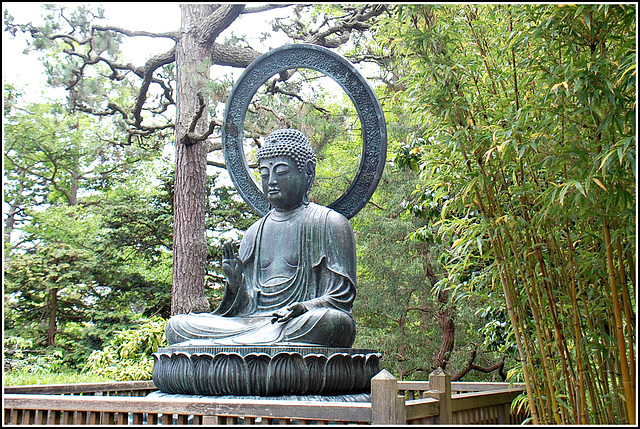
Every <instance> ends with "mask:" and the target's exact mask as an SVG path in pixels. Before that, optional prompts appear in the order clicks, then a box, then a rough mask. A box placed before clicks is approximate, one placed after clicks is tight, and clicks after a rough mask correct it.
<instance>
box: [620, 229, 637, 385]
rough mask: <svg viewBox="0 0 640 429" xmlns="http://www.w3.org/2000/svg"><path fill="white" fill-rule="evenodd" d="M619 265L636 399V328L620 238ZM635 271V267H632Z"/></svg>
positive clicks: (631, 374)
mask: <svg viewBox="0 0 640 429" xmlns="http://www.w3.org/2000/svg"><path fill="white" fill-rule="evenodd" d="M616 245H617V252H618V261H619V262H618V263H619V264H620V270H619V271H620V284H621V285H622V303H623V308H624V317H625V319H626V321H627V342H628V347H629V362H630V365H629V367H630V370H631V373H630V378H631V393H632V395H633V397H634V398H635V397H636V357H635V351H634V344H633V343H634V340H635V335H634V334H635V333H634V326H633V319H632V317H631V313H632V310H631V298H630V297H629V289H628V287H627V270H626V269H625V264H624V252H623V251H622V240H621V238H620V236H618V239H617V240H616ZM630 268H631V269H632V270H633V267H630Z"/></svg>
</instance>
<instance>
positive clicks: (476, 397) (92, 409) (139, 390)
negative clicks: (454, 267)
mask: <svg viewBox="0 0 640 429" xmlns="http://www.w3.org/2000/svg"><path fill="white" fill-rule="evenodd" d="M450 378H451V376H450V375H448V374H445V373H444V371H442V370H436V371H435V372H434V373H432V374H431V375H430V376H429V381H398V380H397V379H395V377H393V376H392V375H391V374H390V373H388V372H387V371H385V370H383V371H381V372H380V373H379V374H378V375H376V376H375V377H374V378H373V379H372V380H371V402H366V403H354V402H316V401H288V400H275V399H226V398H224V399H223V398H217V397H202V398H146V397H145V396H146V395H147V394H148V393H150V392H152V391H156V390H157V389H156V388H155V386H154V384H153V382H152V381H133V382H107V383H77V384H59V385H42V386H38V385H32V386H10V387H5V388H4V397H3V400H4V424H5V425H78V424H79V425H158V424H164V425H166V424H178V425H214V424H215V425H224V424H231V425H238V424H249V425H265V424H266V425H282V424H284V425H290V424H365V425H370V424H374V425H387V424H418V425H425V424H466V425H473V424H521V423H522V422H523V421H524V420H525V419H526V418H527V417H528V415H527V414H526V413H524V412H519V413H514V412H512V410H511V403H512V401H513V399H515V398H516V397H517V396H518V395H520V394H521V393H522V392H523V390H524V387H523V386H522V385H510V384H509V383H465V382H451V381H450Z"/></svg>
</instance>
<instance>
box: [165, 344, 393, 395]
mask: <svg viewBox="0 0 640 429" xmlns="http://www.w3.org/2000/svg"><path fill="white" fill-rule="evenodd" d="M381 356H382V355H381V354H380V353H378V352H376V351H375V350H366V349H365V350H363V349H350V348H328V347H312V346H308V347H307V346H291V347H289V346H278V347H264V346H255V347H254V346H170V347H162V348H160V349H159V350H158V352H157V353H154V354H153V357H154V367H153V381H154V383H155V385H156V387H157V388H158V389H160V390H161V391H163V392H166V393H174V394H188V395H205V396H224V395H233V396H258V397H264V396H279V395H306V396H308V395H323V396H327V395H344V394H355V393H367V392H370V391H371V378H372V377H373V376H375V375H376V374H377V373H378V372H379V370H380V364H379V361H380V357H381Z"/></svg>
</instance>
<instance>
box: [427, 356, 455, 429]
mask: <svg viewBox="0 0 640 429" xmlns="http://www.w3.org/2000/svg"><path fill="white" fill-rule="evenodd" d="M425 396H427V397H429V398H436V399H437V400H438V401H439V402H440V416H439V418H438V422H439V424H441V425H448V424H451V423H453V412H452V411H451V374H448V373H446V372H445V371H444V370H443V369H442V368H440V367H438V368H437V369H436V370H435V371H433V372H432V373H431V374H429V391H427V392H425Z"/></svg>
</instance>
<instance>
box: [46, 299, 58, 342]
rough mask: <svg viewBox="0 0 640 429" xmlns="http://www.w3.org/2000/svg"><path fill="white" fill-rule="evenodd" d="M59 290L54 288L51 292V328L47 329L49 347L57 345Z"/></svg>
mask: <svg viewBox="0 0 640 429" xmlns="http://www.w3.org/2000/svg"><path fill="white" fill-rule="evenodd" d="M57 314H58V289H57V288H53V289H51V291H50V292H49V327H48V329H47V346H55V345H56V334H57V333H58V323H57V320H56V316H57Z"/></svg>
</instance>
